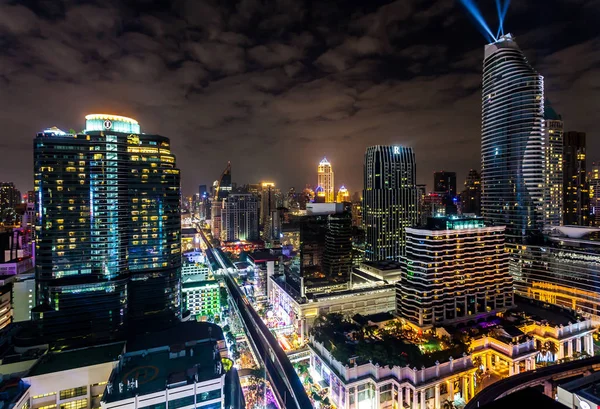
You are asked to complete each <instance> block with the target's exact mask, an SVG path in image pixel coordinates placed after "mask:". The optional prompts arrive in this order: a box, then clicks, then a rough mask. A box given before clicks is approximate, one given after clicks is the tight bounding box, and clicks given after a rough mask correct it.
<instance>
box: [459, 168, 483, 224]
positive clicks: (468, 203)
mask: <svg viewBox="0 0 600 409" xmlns="http://www.w3.org/2000/svg"><path fill="white" fill-rule="evenodd" d="M460 203H461V209H462V211H461V213H463V214H474V215H477V216H479V215H480V214H481V176H480V175H479V172H477V171H476V170H475V169H471V170H469V174H468V175H467V179H465V190H463V191H462V193H461V195H460Z"/></svg>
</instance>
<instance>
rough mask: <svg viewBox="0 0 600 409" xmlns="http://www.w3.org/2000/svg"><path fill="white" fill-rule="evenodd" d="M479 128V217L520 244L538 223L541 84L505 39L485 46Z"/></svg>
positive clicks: (511, 40)
mask: <svg viewBox="0 0 600 409" xmlns="http://www.w3.org/2000/svg"><path fill="white" fill-rule="evenodd" d="M481 128H482V129H481V170H482V175H481V186H482V189H481V211H482V215H483V217H484V219H485V220H486V222H488V223H493V224H494V225H497V226H500V225H505V226H506V236H507V240H508V239H510V240H512V241H522V240H523V239H524V238H525V237H526V236H529V235H531V234H537V233H538V232H539V231H540V230H541V226H542V223H543V219H542V215H543V198H544V147H543V137H544V79H543V77H542V76H541V75H539V74H538V73H537V72H536V71H535V70H534V69H533V68H532V67H531V65H530V64H529V62H528V61H527V59H526V58H525V55H524V54H523V52H522V51H521V50H520V49H519V47H518V45H517V43H516V42H515V41H514V38H513V37H512V36H511V35H510V34H506V35H504V36H502V37H500V38H499V40H498V41H496V42H494V43H491V44H488V45H487V46H485V58H484V61H483V92H482V127H481Z"/></svg>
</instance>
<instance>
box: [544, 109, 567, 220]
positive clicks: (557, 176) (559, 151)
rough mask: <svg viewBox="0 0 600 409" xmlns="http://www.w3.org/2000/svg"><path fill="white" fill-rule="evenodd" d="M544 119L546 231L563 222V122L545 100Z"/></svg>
mask: <svg viewBox="0 0 600 409" xmlns="http://www.w3.org/2000/svg"><path fill="white" fill-rule="evenodd" d="M544 119H545V127H544V149H545V151H546V152H545V161H546V162H545V172H544V177H545V184H544V230H548V229H550V228H551V226H561V225H562V222H563V121H562V118H561V116H560V115H558V114H557V113H556V111H554V109H553V108H552V106H551V105H550V101H547V100H546V103H545V106H544Z"/></svg>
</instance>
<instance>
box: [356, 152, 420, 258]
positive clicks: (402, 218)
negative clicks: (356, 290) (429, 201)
mask: <svg viewBox="0 0 600 409" xmlns="http://www.w3.org/2000/svg"><path fill="white" fill-rule="evenodd" d="M364 177H365V179H364V191H363V225H364V229H365V260H367V261H376V260H399V259H400V257H401V256H402V253H403V248H404V229H405V228H406V227H410V226H414V225H415V224H416V223H417V217H418V208H417V186H416V162H415V154H414V152H413V150H412V148H408V147H403V146H382V145H377V146H371V147H369V148H367V151H366V153H365V162H364Z"/></svg>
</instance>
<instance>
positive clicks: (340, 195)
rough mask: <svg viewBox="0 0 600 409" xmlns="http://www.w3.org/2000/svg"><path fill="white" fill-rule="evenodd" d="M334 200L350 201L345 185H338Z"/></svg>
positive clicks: (339, 201)
mask: <svg viewBox="0 0 600 409" xmlns="http://www.w3.org/2000/svg"><path fill="white" fill-rule="evenodd" d="M336 202H338V203H344V202H350V192H348V189H346V186H344V185H342V186H341V187H340V189H339V190H338V192H337V198H336Z"/></svg>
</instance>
